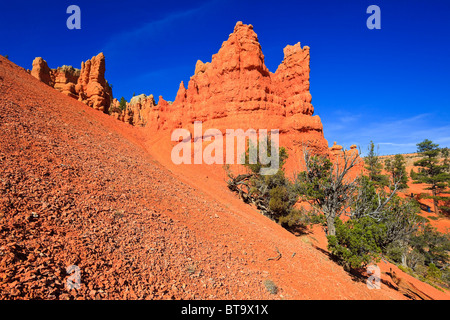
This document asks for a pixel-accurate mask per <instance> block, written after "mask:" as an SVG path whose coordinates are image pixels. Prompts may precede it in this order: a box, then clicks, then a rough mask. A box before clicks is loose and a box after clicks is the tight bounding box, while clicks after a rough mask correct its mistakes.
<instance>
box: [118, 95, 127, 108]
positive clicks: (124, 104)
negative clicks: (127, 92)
mask: <svg viewBox="0 0 450 320" xmlns="http://www.w3.org/2000/svg"><path fill="white" fill-rule="evenodd" d="M126 107H127V101H126V100H125V98H124V97H122V98H120V103H119V109H120V110H122V111H123V110H125V108H126Z"/></svg>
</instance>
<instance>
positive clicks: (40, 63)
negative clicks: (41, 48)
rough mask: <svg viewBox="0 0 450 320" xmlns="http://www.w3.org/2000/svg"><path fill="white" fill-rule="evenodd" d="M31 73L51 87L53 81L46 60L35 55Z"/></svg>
mask: <svg viewBox="0 0 450 320" xmlns="http://www.w3.org/2000/svg"><path fill="white" fill-rule="evenodd" d="M31 75H32V76H33V77H35V78H36V79H38V80H40V81H42V82H43V83H45V84H47V85H49V86H51V87H53V85H54V81H52V77H51V70H50V68H49V67H48V65H47V61H45V60H44V59H42V58H41V57H37V58H36V59H34V60H33V69H31Z"/></svg>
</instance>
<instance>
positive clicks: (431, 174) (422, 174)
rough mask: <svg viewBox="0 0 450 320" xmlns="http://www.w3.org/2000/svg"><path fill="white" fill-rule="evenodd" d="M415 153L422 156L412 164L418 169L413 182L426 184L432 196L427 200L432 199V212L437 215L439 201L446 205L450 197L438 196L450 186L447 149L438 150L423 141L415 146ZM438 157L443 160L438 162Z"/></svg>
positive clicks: (436, 147) (434, 145)
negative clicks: (440, 156)
mask: <svg viewBox="0 0 450 320" xmlns="http://www.w3.org/2000/svg"><path fill="white" fill-rule="evenodd" d="M417 152H418V153H419V154H420V155H421V156H422V159H420V160H418V161H416V162H414V166H416V167H419V170H418V172H417V174H415V177H414V178H415V179H414V180H415V181H416V182H417V183H425V184H428V185H429V187H428V190H431V193H432V195H431V196H429V198H431V199H433V205H434V212H435V213H436V214H438V213H439V201H443V202H444V203H447V201H449V200H450V197H445V196H439V194H440V193H444V192H446V189H447V188H448V186H449V184H450V164H449V163H450V161H449V159H448V158H449V151H448V148H443V149H441V148H439V145H438V144H435V143H433V142H432V141H430V140H428V139H425V140H424V141H422V142H420V143H418V144H417ZM439 155H442V157H443V158H444V159H443V161H440V160H439Z"/></svg>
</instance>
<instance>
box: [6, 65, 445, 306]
mask: <svg viewBox="0 0 450 320" xmlns="http://www.w3.org/2000/svg"><path fill="white" fill-rule="evenodd" d="M0 106H1V108H2V113H1V114H0V127H1V132H2V134H1V135H0V161H1V165H0V190H1V192H0V298H2V299H29V298H43V299H69V298H76V299H141V298H142V299H406V297H405V296H403V295H402V294H401V293H400V292H398V291H396V290H394V289H392V288H391V287H389V286H388V285H382V289H381V290H369V289H368V288H367V286H366V284H365V282H364V279H362V280H360V281H357V280H354V279H353V278H352V276H351V275H349V274H348V273H346V272H345V271H343V269H342V268H341V267H339V266H338V265H337V264H336V263H335V262H333V261H331V260H330V258H329V256H328V254H327V253H326V252H325V251H323V250H320V247H322V248H323V244H324V243H323V233H321V232H320V230H318V231H317V232H315V233H314V236H302V237H296V236H294V235H293V234H291V233H289V232H288V231H286V230H284V229H283V228H281V227H280V226H279V225H277V224H275V223H274V222H272V221H270V220H268V219H267V218H265V217H263V216H262V215H260V214H259V213H258V212H257V211H256V210H255V209H254V208H252V207H250V206H248V205H245V204H243V203H242V202H241V201H240V200H239V199H237V198H236V197H235V195H234V194H232V193H231V192H229V191H228V190H227V189H226V188H225V183H224V181H223V170H222V168H220V167H212V166H211V167H208V166H206V165H191V166H175V165H173V164H172V162H171V161H170V149H171V144H170V139H169V136H168V134H167V132H164V131H163V132H160V133H159V135H153V136H149V135H147V134H146V131H145V128H144V129H142V128H136V127H132V126H130V125H128V124H125V123H122V122H119V121H117V120H115V119H114V118H113V117H110V116H108V115H106V114H103V113H101V112H98V111H96V110H94V109H91V108H89V107H88V106H86V105H84V104H83V103H81V102H78V101H75V100H74V99H72V98H70V97H67V96H65V95H63V94H61V93H59V92H57V91H56V90H54V89H52V88H50V87H49V86H46V85H45V84H43V83H41V82H40V81H38V80H37V79H35V78H33V77H32V76H31V75H29V74H28V73H26V72H25V70H23V69H22V68H20V67H17V66H16V65H14V64H13V63H11V62H10V61H8V60H6V59H4V58H3V57H0ZM315 238H317V239H315ZM277 249H278V250H279V252H280V253H281V254H282V257H281V258H280V259H279V260H268V258H271V257H274V256H276V255H277V252H276V250H277ZM73 264H75V265H77V266H78V267H79V268H80V269H81V289H79V290H75V289H72V290H70V291H67V290H66V288H65V282H66V279H67V277H68V275H67V274H66V271H65V270H66V268H67V267H68V266H70V265H73ZM382 268H384V267H383V266H382ZM397 273H398V274H399V275H401V276H404V277H405V278H406V277H408V276H407V275H405V274H404V273H402V272H401V271H400V270H398V272H397ZM266 279H270V280H272V281H274V282H275V284H276V285H277V286H278V288H279V289H280V290H279V292H278V294H276V295H271V294H270V293H269V292H268V291H267V290H266V288H265V287H264V284H263V282H264V280H266ZM382 279H383V281H386V283H389V281H390V280H389V279H388V278H387V276H386V275H382ZM408 280H409V278H408ZM410 280H411V282H413V283H414V285H415V286H416V287H418V288H419V287H420V288H421V290H423V291H424V292H426V293H427V294H428V295H430V296H431V297H433V298H435V299H448V298H449V295H448V293H443V292H441V291H438V290H436V289H435V288H433V287H431V286H429V285H427V284H424V283H421V282H420V281H418V280H416V279H413V278H411V279H410Z"/></svg>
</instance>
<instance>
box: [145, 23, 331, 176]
mask: <svg viewBox="0 0 450 320" xmlns="http://www.w3.org/2000/svg"><path fill="white" fill-rule="evenodd" d="M309 59H310V55H309V47H307V46H304V47H303V48H302V47H301V45H300V43H297V44H296V45H293V46H287V47H286V48H285V49H284V60H283V61H282V63H281V64H280V66H279V67H278V69H277V70H276V72H275V73H272V72H270V71H269V70H268V69H267V67H266V65H265V63H264V55H263V53H262V50H261V46H260V44H259V41H258V37H257V35H256V33H255V32H254V30H253V26H252V25H246V24H243V23H242V22H238V23H237V24H236V26H235V28H234V32H233V33H232V34H230V36H229V38H228V40H226V41H224V42H223V44H222V47H221V48H220V50H219V52H218V53H217V54H214V55H213V56H212V60H211V62H206V63H203V62H202V61H198V62H197V64H196V66H195V72H194V75H193V76H192V77H191V78H190V80H189V83H188V85H187V88H186V87H185V85H184V83H183V82H182V83H181V84H180V87H179V90H178V93H177V96H176V99H175V101H174V103H173V104H172V105H166V106H164V107H163V106H161V105H160V104H159V103H158V105H157V106H151V105H150V104H148V106H149V107H150V108H151V110H150V111H149V112H147V113H145V114H144V117H145V116H148V117H149V118H148V119H145V120H144V122H147V126H146V127H147V128H148V129H147V130H149V131H152V130H161V129H163V130H169V131H170V130H172V129H174V128H180V127H183V128H186V129H189V130H191V132H192V126H193V123H194V121H203V129H204V130H206V129H208V128H217V129H219V130H221V131H222V132H225V131H226V130H225V129H227V128H229V129H238V128H240V129H243V130H246V129H248V128H253V129H256V130H257V129H268V130H270V129H279V130H280V144H281V145H282V146H284V147H286V148H287V149H288V152H289V155H290V156H289V159H288V163H287V164H286V165H287V166H288V167H289V166H292V167H294V166H298V161H299V160H300V159H301V155H302V149H303V147H308V148H310V149H312V150H313V151H314V152H315V153H319V154H328V152H329V151H328V143H327V141H326V140H325V138H324V135H323V127H322V123H321V120H320V118H319V116H313V114H314V107H313V106H312V104H311V94H310V92H309V71H310V67H309ZM140 113H141V114H143V112H142V111H140Z"/></svg>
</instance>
